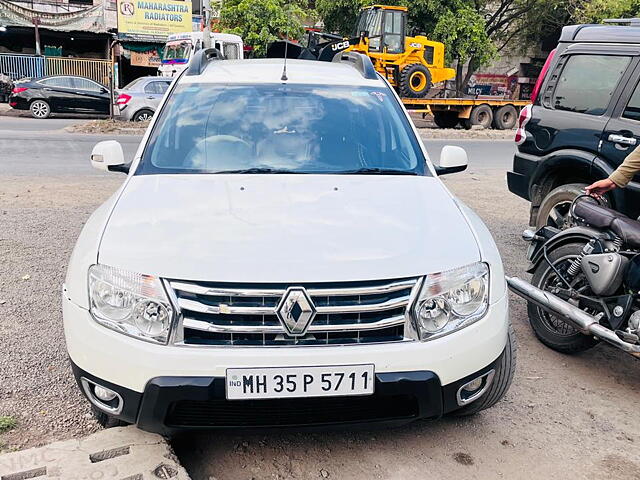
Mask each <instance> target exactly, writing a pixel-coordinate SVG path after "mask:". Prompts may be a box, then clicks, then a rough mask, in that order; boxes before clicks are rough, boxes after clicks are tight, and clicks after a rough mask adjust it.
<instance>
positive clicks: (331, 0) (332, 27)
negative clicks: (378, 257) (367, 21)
mask: <svg viewBox="0 0 640 480" xmlns="http://www.w3.org/2000/svg"><path fill="white" fill-rule="evenodd" d="M363 4H364V2H363V0H316V11H317V12H318V15H320V18H322V21H323V22H324V29H325V30H326V31H327V32H335V33H338V34H340V35H345V36H347V35H351V34H352V33H353V28H354V26H355V23H356V19H357V18H358V12H359V11H360V9H361V8H362V6H363Z"/></svg>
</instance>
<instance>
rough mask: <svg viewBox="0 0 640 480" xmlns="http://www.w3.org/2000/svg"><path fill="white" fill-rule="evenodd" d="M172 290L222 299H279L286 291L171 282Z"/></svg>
mask: <svg viewBox="0 0 640 480" xmlns="http://www.w3.org/2000/svg"><path fill="white" fill-rule="evenodd" d="M169 285H171V287H172V288H174V289H175V290H180V291H182V292H188V293H193V294H195V295H212V296H213V295H219V296H223V297H281V296H282V295H284V292H285V291H286V289H269V288H264V289H258V288H218V287H207V286H204V285H198V284H197V283H187V282H178V281H171V282H169Z"/></svg>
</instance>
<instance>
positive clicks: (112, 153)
mask: <svg viewBox="0 0 640 480" xmlns="http://www.w3.org/2000/svg"><path fill="white" fill-rule="evenodd" d="M91 166H92V167H93V168H96V169H98V170H103V171H105V172H124V173H129V165H125V163H124V153H123V152H122V145H120V144H119V143H118V142H116V141H115V140H105V141H104V142H99V143H97V144H96V146H95V147H93V150H92V151H91Z"/></svg>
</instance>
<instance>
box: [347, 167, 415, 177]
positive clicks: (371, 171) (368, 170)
mask: <svg viewBox="0 0 640 480" xmlns="http://www.w3.org/2000/svg"><path fill="white" fill-rule="evenodd" d="M337 173H341V174H344V175H351V174H356V175H360V174H363V175H418V174H417V173H416V172H414V171H412V170H396V169H393V168H377V167H364V168H358V169H357V170H344V171H342V172H337Z"/></svg>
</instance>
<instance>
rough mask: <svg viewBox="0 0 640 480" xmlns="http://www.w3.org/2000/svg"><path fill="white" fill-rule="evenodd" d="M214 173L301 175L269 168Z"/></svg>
mask: <svg viewBox="0 0 640 480" xmlns="http://www.w3.org/2000/svg"><path fill="white" fill-rule="evenodd" d="M214 173H240V174H242V173H244V174H252V173H302V172H292V171H291V170H285V169H279V168H270V167H251V168H243V169H238V170H220V171H218V172H214Z"/></svg>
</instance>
